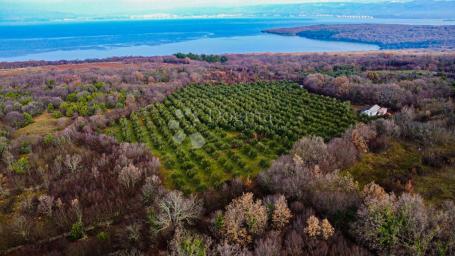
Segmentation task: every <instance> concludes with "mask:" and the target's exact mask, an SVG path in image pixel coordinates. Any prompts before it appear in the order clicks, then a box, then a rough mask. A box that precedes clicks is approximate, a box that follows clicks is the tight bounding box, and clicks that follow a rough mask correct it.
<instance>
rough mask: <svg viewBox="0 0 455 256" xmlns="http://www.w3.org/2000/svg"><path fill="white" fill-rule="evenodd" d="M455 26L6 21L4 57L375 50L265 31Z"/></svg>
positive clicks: (319, 20) (0, 45)
mask: <svg viewBox="0 0 455 256" xmlns="http://www.w3.org/2000/svg"><path fill="white" fill-rule="evenodd" d="M349 23H356V24H358V23H389V24H432V25H434V24H445V25H448V24H455V21H450V20H427V19H425V20H423V19H403V20H400V19H374V18H365V19H359V18H345V17H343V18H336V17H304V18H191V19H162V20H159V19H158V20H111V21H84V22H80V21H78V22H52V23H35V24H14V23H13V24H0V61H7V62H11V61H28V60H47V61H53V60H84V59H99V58H108V57H114V56H156V55H171V54H174V53H177V52H183V53H188V52H192V53H198V54H227V53H263V52H342V51H373V50H378V49H379V47H378V46H377V45H374V44H362V43H352V42H332V41H320V40H312V39H307V38H303V37H290V36H279V35H272V34H266V33H263V32H262V31H263V30H266V29H270V28H280V27H294V26H304V25H316V24H349Z"/></svg>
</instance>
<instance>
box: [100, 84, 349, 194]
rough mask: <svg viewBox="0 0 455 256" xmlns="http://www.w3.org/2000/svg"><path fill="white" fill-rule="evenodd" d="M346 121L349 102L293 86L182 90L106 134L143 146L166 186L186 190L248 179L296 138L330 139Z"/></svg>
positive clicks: (261, 85)
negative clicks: (158, 165) (153, 157)
mask: <svg viewBox="0 0 455 256" xmlns="http://www.w3.org/2000/svg"><path fill="white" fill-rule="evenodd" d="M353 123H354V115H353V112H352V109H351V107H350V105H349V104H348V103H342V102H340V101H337V100H335V99H334V98H329V97H324V96H320V95H316V94H311V93H308V92H307V91H306V90H305V89H302V88H300V87H299V86H298V85H296V84H294V83H286V82H264V83H255V84H238V85H219V86H210V85H195V86H189V87H187V88H185V89H181V90H179V91H178V92H176V93H174V94H172V95H170V96H168V97H167V98H166V99H165V100H164V102H162V103H156V104H154V105H151V106H149V107H147V108H145V109H143V110H141V111H138V112H134V113H133V114H131V115H130V117H129V118H122V119H120V120H119V122H117V124H116V125H115V126H113V127H111V128H109V129H108V132H109V133H111V134H114V135H115V136H116V137H117V138H118V139H119V140H121V141H127V142H140V143H145V144H147V145H148V146H149V147H150V148H151V149H152V151H153V153H154V155H157V156H159V158H160V160H161V161H162V163H163V164H164V165H163V166H164V169H165V171H164V174H165V176H166V177H167V180H166V181H167V182H168V183H169V184H172V185H173V186H175V187H177V188H179V189H182V190H184V191H187V192H191V191H202V190H205V189H206V188H207V187H213V186H217V185H220V184H222V183H223V182H224V181H226V180H228V179H231V178H233V177H244V178H249V177H251V176H255V175H256V174H257V173H258V172H259V171H260V170H261V169H264V168H267V167H268V166H269V163H270V162H271V160H273V159H275V158H276V157H277V156H278V155H281V154H283V153H286V152H287V151H288V150H289V149H290V148H291V147H292V145H293V144H294V142H295V141H297V140H298V139H299V138H301V137H302V136H305V135H317V136H321V137H323V138H325V139H329V138H332V137H333V136H335V135H339V134H341V133H342V132H343V131H344V130H345V129H346V128H348V127H349V126H350V125H352V124H353Z"/></svg>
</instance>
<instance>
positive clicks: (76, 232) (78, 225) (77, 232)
mask: <svg viewBox="0 0 455 256" xmlns="http://www.w3.org/2000/svg"><path fill="white" fill-rule="evenodd" d="M84 235H85V231H84V225H83V224H82V221H80V220H79V221H77V222H75V223H74V224H73V225H72V226H71V231H70V235H69V239H71V240H73V241H74V240H79V239H81V238H82V237H84Z"/></svg>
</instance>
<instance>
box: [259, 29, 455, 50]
mask: <svg viewBox="0 0 455 256" xmlns="http://www.w3.org/2000/svg"><path fill="white" fill-rule="evenodd" d="M263 32H265V33H270V34H275V35H282V36H300V37H305V38H309V39H315V40H324V41H337V42H353V43H364V44H374V45H378V46H379V47H380V49H381V50H393V49H395V50H399V49H455V26H453V25H441V26H436V25H397V24H343V25H310V26H302V27H292V28H277V29H269V30H264V31H263Z"/></svg>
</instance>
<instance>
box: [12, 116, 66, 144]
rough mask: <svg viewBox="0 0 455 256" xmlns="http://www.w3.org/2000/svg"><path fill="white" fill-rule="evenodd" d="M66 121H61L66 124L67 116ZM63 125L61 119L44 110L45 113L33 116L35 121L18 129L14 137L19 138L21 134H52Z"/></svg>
mask: <svg viewBox="0 0 455 256" xmlns="http://www.w3.org/2000/svg"><path fill="white" fill-rule="evenodd" d="M64 119H65V121H64V122H61V123H62V124H65V123H66V121H68V120H67V118H64ZM63 128H64V127H62V126H61V125H59V120H57V119H55V118H53V117H52V116H51V115H50V114H49V113H47V112H44V113H43V114H41V115H39V116H37V117H35V118H33V123H31V124H29V125H27V126H25V127H23V128H20V129H18V130H16V131H15V132H14V134H13V137H14V138H18V137H20V136H26V135H40V136H44V135H47V134H52V133H54V132H55V131H58V130H60V129H63Z"/></svg>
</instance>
